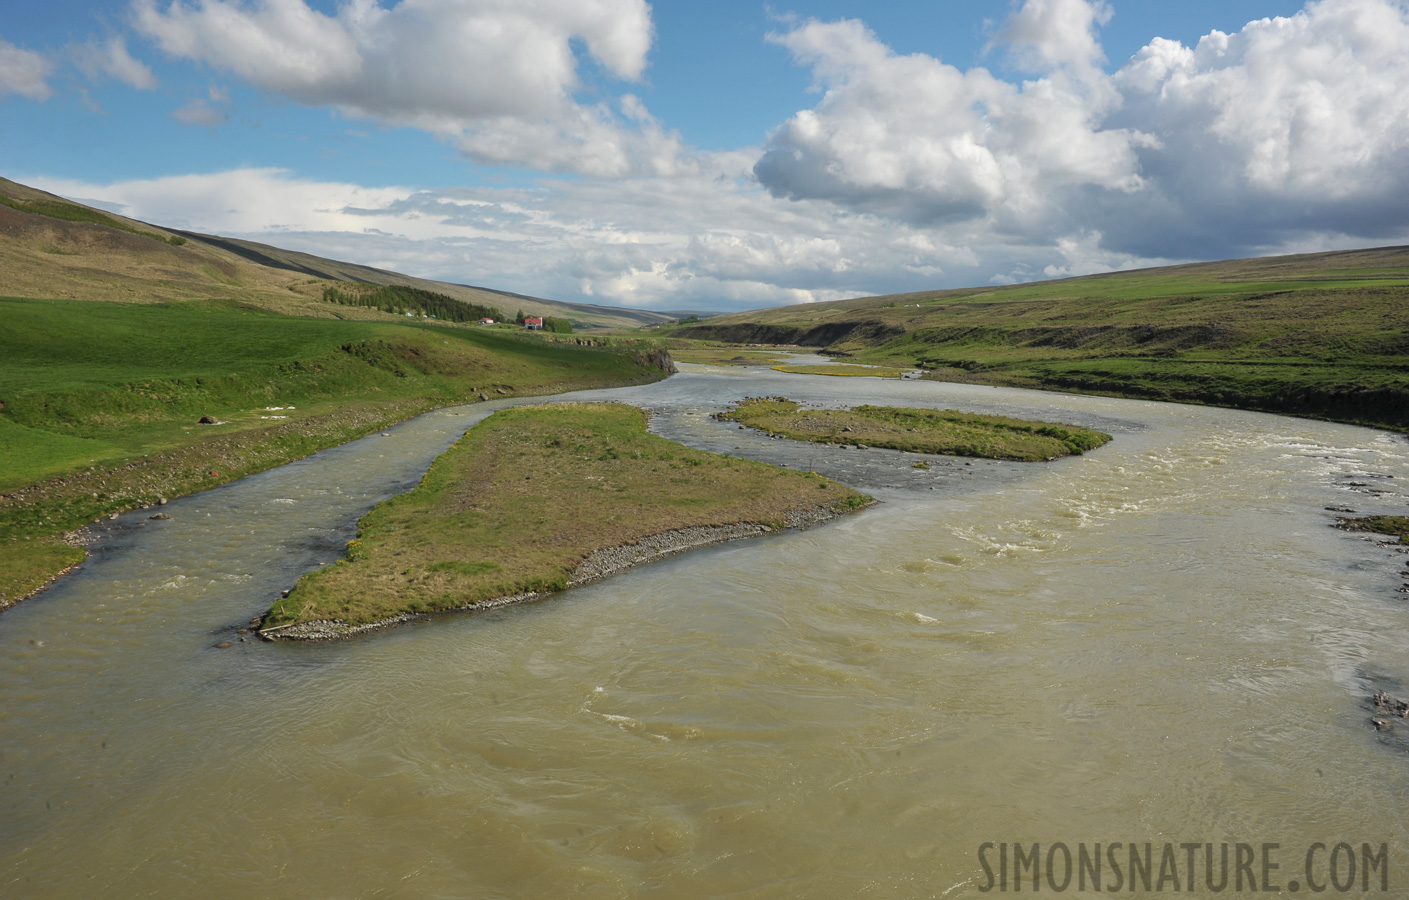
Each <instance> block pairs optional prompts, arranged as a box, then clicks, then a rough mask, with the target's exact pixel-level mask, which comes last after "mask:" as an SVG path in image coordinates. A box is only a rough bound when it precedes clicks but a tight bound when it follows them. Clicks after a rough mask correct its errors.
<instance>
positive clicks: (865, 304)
mask: <svg viewBox="0 0 1409 900" xmlns="http://www.w3.org/2000/svg"><path fill="white" fill-rule="evenodd" d="M661 333H662V334H663V335H668V336H672V337H678V338H693V339H705V340H714V341H729V342H740V343H782V344H800V345H803V346H808V347H817V348H819V349H821V350H823V351H824V352H826V353H830V354H836V355H841V356H849V357H856V358H857V359H859V360H861V361H865V362H874V363H890V364H893V365H904V366H920V367H924V368H925V369H927V370H929V371H930V374H929V375H928V376H927V377H931V378H937V379H941V380H950V381H970V382H979V383H989V384H1010V385H1019V386H1026V387H1037V388H1049V389H1055V390H1065V391H1078V392H1091V393H1106V394H1113V395H1119V396H1130V397H1142V398H1148V399H1157V400H1177V401H1182V402H1197V403H1208V404H1213V405H1219V406H1232V407H1238V408H1243V409H1256V410H1265V411H1269V412H1279V413H1288V414H1292V415H1301V416H1313V417H1319V418H1327V419H1334V420H1337V421H1346V422H1359V423H1364V424H1371V425H1377V426H1381V427H1388V428H1393V429H1396V430H1401V431H1405V430H1409V247H1384V248H1378V249H1370V250H1348V251H1339V252H1330V253H1313V254H1302V255H1296V256H1280V257H1265V258H1260V259H1240V260H1230V261H1224V262H1209V263H1194V264H1189V265H1182V266H1167V267H1162V268H1154V269H1143V270H1138V271H1130V272H1113V273H1109V274H1103V275H1089V276H1085V277H1081V278H1069V279H1064V280H1060V281H1044V282H1037V283H1032V284H1022V285H1012V286H1007V287H991V286H990V287H977V288H967V289H958V290H944V291H924V292H919V293H912V294H897V295H891V296H882V297H867V298H862V299H858V300H841V301H834V302H830V303H817V304H809V305H805V306H788V307H780V308H775V309H766V310H758V311H754V312H746V313H736V314H733V315H726V316H719V317H716V318H713V319H710V320H708V321H707V322H703V323H700V324H695V325H689V326H681V327H674V328H665V329H661Z"/></svg>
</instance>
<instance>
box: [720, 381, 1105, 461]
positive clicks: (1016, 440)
mask: <svg viewBox="0 0 1409 900" xmlns="http://www.w3.org/2000/svg"><path fill="white" fill-rule="evenodd" d="M719 418H720V419H722V420H724V421H726V422H738V423H739V424H741V425H747V426H748V427H750V428H757V429H759V430H760V431H764V432H767V433H768V434H778V435H782V436H783V437H786V438H792V439H793V440H795V441H811V442H813V443H827V444H863V445H865V446H868V447H885V448H888V449H891V450H904V451H907V452H910V453H939V454H946V455H950V456H975V457H983V458H986V459H1009V460H1018V461H1023V462H1036V461H1039V460H1049V459H1055V458H1057V457H1060V456H1072V455H1080V454H1082V453H1084V452H1086V451H1087V450H1094V449H1095V448H1097V447H1099V446H1101V445H1102V444H1104V443H1106V442H1107V441H1109V440H1110V439H1111V436H1110V435H1108V434H1105V433H1104V432H1100V431H1093V430H1092V429H1089V428H1081V427H1079V426H1076V425H1058V424H1054V423H1052V422H1032V421H1028V420H1026V419H1010V418H1007V417H1006V416H985V415H978V414H976V413H964V412H958V411H956V410H952V409H945V410H934V409H908V408H904V407H894V406H858V407H856V408H855V409H804V408H803V407H802V406H800V405H798V404H797V403H796V402H794V401H792V400H789V399H787V398H786V397H751V398H749V399H747V400H745V401H744V402H742V403H740V404H739V405H738V406H737V407H736V408H734V409H732V410H728V411H727V412H723V413H720V414H719Z"/></svg>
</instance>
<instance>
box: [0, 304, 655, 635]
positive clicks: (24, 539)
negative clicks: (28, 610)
mask: <svg viewBox="0 0 1409 900" xmlns="http://www.w3.org/2000/svg"><path fill="white" fill-rule="evenodd" d="M0 323H3V327H0V548H3V549H0V557H3V562H0V608H3V606H4V605H6V603H8V602H13V601H14V600H15V599H17V598H18V597H21V596H23V595H24V594H25V593H27V592H28V590H30V589H32V588H33V587H35V586H37V585H38V584H42V583H43V581H44V580H46V579H47V578H48V577H50V576H51V575H52V574H53V573H54V571H56V569H58V568H63V565H66V564H69V563H71V562H72V561H74V554H73V553H72V552H67V553H66V552H64V550H63V549H61V545H60V544H59V542H58V540H57V537H58V535H60V534H61V533H63V532H64V531H66V530H69V529H72V528H76V527H78V526H80V525H83V524H85V523H87V522H90V521H92V520H93V519H95V518H97V517H98V516H100V515H103V514H107V513H110V512H114V511H118V510H124V509H130V508H133V507H135V506H140V505H146V504H152V503H156V502H157V501H158V499H159V498H161V497H174V496H178V495H181V494H184V493H189V492H191V491H195V490H201V489H204V488H208V487H212V486H214V485H216V484H220V483H223V482H225V481H229V480H232V479H234V478H237V477H240V476H242V475H245V474H249V473H251V472H255V471H260V470H262V469H265V468H269V467H270V466H274V465H279V464H281V463H283V462H287V461H289V460H291V459H296V458H298V457H300V456H304V455H306V454H308V453H311V452H313V451H314V450H317V449H319V448H321V447H327V446H332V445H335V444H337V443H341V442H343V441H346V440H350V439H352V438H355V437H358V436H360V435H363V434H366V433H368V432H371V431H374V430H376V429H378V428H382V427H385V426H386V425H388V424H390V423H392V422H396V421H400V420H402V419H405V418H408V417H409V416H412V415H415V414H417V413H419V412H422V411H424V410H427V409H430V408H433V407H436V406H443V405H447V404H451V403H457V402H469V401H473V400H476V399H479V398H481V397H490V396H494V397H497V396H503V395H509V394H525V393H535V394H536V393H551V392H557V391H562V390H570V389H578V388H586V387H598V386H608V385H618V384H631V383H639V382H643V381H650V380H654V379H657V378H661V377H664V375H665V374H666V370H668V369H669V357H668V356H665V355H664V354H662V353H659V352H655V351H652V350H650V349H649V348H645V347H637V346H634V345H632V344H629V343H619V344H617V345H615V346H603V345H601V344H598V345H595V346H590V347H585V346H578V345H577V344H575V343H567V342H561V343H552V342H548V341H543V340H539V339H538V338H537V337H534V336H528V335H523V334H519V333H514V332H507V333H506V332H496V331H491V330H486V329H475V328H454V327H447V326H442V325H431V324H422V323H421V322H419V321H418V322H415V323H412V322H404V323H397V322H369V321H363V322H359V321H339V320H330V319H312V318H301V317H295V316H286V315H279V314H275V313H270V312H268V311H265V310H261V309H257V308H254V307H250V306H245V305H241V304H238V303H233V302H190V303H166V304H141V305H139V304H118V303H101V302H81V301H64V300H34V299H0ZM202 417H209V418H211V419H214V420H215V421H216V422H217V423H218V424H205V425H203V424H200V419H201V418H202ZM77 558H81V553H80V554H78V555H77Z"/></svg>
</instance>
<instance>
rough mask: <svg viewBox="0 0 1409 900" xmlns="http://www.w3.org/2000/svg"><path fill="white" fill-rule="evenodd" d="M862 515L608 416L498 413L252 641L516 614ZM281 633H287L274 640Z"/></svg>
mask: <svg viewBox="0 0 1409 900" xmlns="http://www.w3.org/2000/svg"><path fill="white" fill-rule="evenodd" d="M868 499H869V498H867V497H865V496H864V495H862V494H859V493H857V492H856V491H853V490H851V489H850V488H848V487H845V486H843V485H840V484H837V483H835V482H832V481H829V480H828V479H826V478H822V477H821V476H818V475H815V474H807V473H802V472H794V471H791V470H789V469H783V468H779V467H777V466H771V465H768V464H767V463H762V462H755V461H752V460H745V459H736V458H733V457H729V456H721V455H719V454H714V453H707V452H705V451H702V450H694V449H691V448H689V447H685V446H683V445H681V444H677V443H675V442H674V441H669V440H666V439H665V438H662V437H659V436H657V435H654V434H651V433H650V432H649V431H647V430H646V414H645V413H644V412H643V411H642V410H639V409H636V408H635V407H631V406H626V405H623V404H619V403H592V404H586V403H569V404H552V405H548V406H534V407H519V408H514V409H506V410H501V411H499V412H497V413H495V414H494V415H492V416H490V417H489V418H487V419H485V420H484V421H483V422H481V423H480V424H478V425H476V426H475V427H473V428H471V429H470V430H469V431H467V432H466V433H465V435H464V436H463V437H462V438H461V439H460V440H459V441H457V442H456V444H455V445H454V446H453V447H451V449H449V450H447V451H446V452H445V453H444V454H442V455H441V456H440V457H439V458H438V459H437V460H436V461H435V463H434V464H433V465H432V466H431V468H430V470H429V471H428V472H427V473H426V475H425V477H424V478H423V479H422V480H421V483H420V485H419V486H418V487H416V488H415V489H414V490H411V491H409V492H407V493H405V494H402V495H400V496H398V497H393V498H392V499H390V500H387V501H386V502H384V503H382V504H380V505H378V506H377V507H376V508H375V509H373V510H372V511H371V512H369V513H368V514H367V515H366V516H364V517H363V519H362V520H361V522H360V523H359V525H360V528H359V534H358V538H357V540H355V541H353V542H351V543H350V544H349V545H348V552H347V556H346V558H345V559H343V560H341V561H339V562H338V563H337V564H335V565H333V566H330V567H328V568H325V569H321V570H318V571H315V572H311V573H309V574H308V575H305V576H304V577H303V578H302V579H301V580H300V581H299V582H298V584H297V585H295V586H294V588H293V590H292V591H290V592H289V596H288V597H287V598H286V599H283V600H280V601H279V602H277V603H276V604H275V605H274V606H273V608H271V609H270V610H269V612H268V613H267V615H266V616H265V620H264V623H263V628H264V631H265V632H266V633H267V634H269V636H271V637H272V636H278V635H280V634H283V635H287V636H292V637H304V638H307V637H334V636H338V635H340V634H346V633H348V632H349V631H352V630H356V628H357V626H362V625H369V624H371V625H375V624H377V623H384V622H387V621H395V620H397V619H398V617H404V616H406V615H408V614H411V615H414V614H419V613H429V612H436V611H440V610H449V609H457V608H465V607H473V606H475V605H477V604H480V605H491V604H494V603H495V602H496V601H502V600H504V599H506V598H509V599H523V598H525V597H526V596H531V595H535V594H539V593H546V592H552V591H558V590H562V589H564V588H566V587H568V586H569V584H576V583H582V582H584V581H588V580H592V578H594V577H601V576H603V575H606V574H610V572H612V571H616V570H617V569H620V568H624V567H626V566H628V565H631V564H632V563H634V562H637V561H641V560H643V559H646V558H654V557H656V556H659V555H662V554H663V553H666V552H671V551H672V550H677V549H684V548H686V547H688V546H699V545H701V544H704V543H713V542H716V541H718V540H724V539H728V538H730V537H742V536H746V535H748V534H756V533H762V532H764V531H768V530H776V529H779V528H783V527H786V526H788V525H793V524H801V523H804V522H810V521H819V520H821V519H825V518H829V517H831V516H832V515H835V514H836V513H839V512H846V511H849V510H852V509H857V508H859V507H861V506H864V505H865V504H866V503H867V502H868ZM668 535H669V536H675V537H673V538H670V539H667V540H666V541H664V542H662V541H661V538H662V537H663V536H668ZM618 548H621V549H620V550H618ZM300 623H336V624H335V625H333V626H332V627H331V628H329V627H325V626H322V625H315V626H313V627H299V625H300ZM281 626H284V627H286V628H287V626H294V627H292V628H287V630H283V631H275V630H274V629H276V628H280V627H281Z"/></svg>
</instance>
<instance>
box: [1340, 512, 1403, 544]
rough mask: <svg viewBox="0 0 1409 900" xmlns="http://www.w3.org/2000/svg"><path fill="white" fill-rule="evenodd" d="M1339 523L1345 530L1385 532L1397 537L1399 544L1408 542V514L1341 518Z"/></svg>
mask: <svg viewBox="0 0 1409 900" xmlns="http://www.w3.org/2000/svg"><path fill="white" fill-rule="evenodd" d="M1340 524H1341V527H1342V528H1344V529H1345V530H1347V531H1368V532H1371V533H1373V534H1387V535H1389V536H1390V537H1397V538H1399V543H1401V544H1409V516H1365V517H1364V518H1359V519H1341V520H1340Z"/></svg>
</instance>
